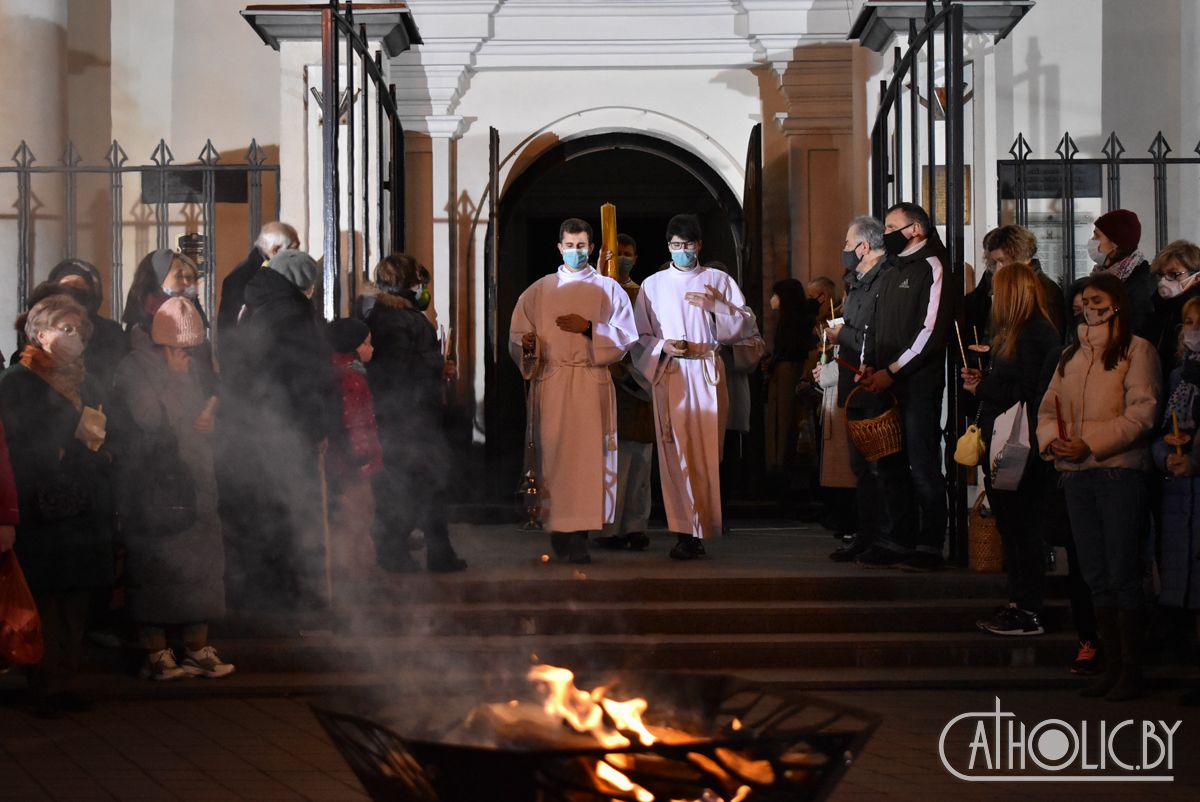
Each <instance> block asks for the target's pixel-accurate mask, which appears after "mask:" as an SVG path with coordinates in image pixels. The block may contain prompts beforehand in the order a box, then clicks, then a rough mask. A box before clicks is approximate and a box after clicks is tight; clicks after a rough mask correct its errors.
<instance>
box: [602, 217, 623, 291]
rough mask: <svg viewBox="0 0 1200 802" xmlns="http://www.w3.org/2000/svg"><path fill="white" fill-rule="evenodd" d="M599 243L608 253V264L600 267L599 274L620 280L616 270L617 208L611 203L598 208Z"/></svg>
mask: <svg viewBox="0 0 1200 802" xmlns="http://www.w3.org/2000/svg"><path fill="white" fill-rule="evenodd" d="M600 242H601V247H603V248H604V250H606V251H608V253H609V257H608V262H607V263H606V264H603V265H601V266H600V272H601V273H602V274H603V275H605V276H608V277H609V278H611V279H617V280H620V272H619V271H618V270H617V207H616V206H614V205H613V204H611V203H605V204H603V205H601V206H600Z"/></svg>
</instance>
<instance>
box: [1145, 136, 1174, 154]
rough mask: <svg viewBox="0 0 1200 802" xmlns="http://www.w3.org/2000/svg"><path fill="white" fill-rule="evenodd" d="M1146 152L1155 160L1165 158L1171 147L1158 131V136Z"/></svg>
mask: <svg viewBox="0 0 1200 802" xmlns="http://www.w3.org/2000/svg"><path fill="white" fill-rule="evenodd" d="M1147 152H1148V153H1149V154H1150V155H1151V156H1153V157H1154V158H1156V159H1165V158H1167V154H1168V153H1170V152H1171V146H1170V145H1169V144H1167V138H1166V137H1165V136H1163V132H1162V131H1159V132H1158V135H1157V136H1155V137H1154V141H1153V142H1151V143H1150V149H1149V150H1148V151H1147Z"/></svg>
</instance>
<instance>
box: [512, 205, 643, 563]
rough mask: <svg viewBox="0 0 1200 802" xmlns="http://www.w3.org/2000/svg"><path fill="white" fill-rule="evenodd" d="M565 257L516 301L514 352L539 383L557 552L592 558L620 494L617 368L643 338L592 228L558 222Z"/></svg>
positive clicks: (538, 454) (542, 457) (539, 440)
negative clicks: (601, 268)
mask: <svg viewBox="0 0 1200 802" xmlns="http://www.w3.org/2000/svg"><path fill="white" fill-rule="evenodd" d="M558 240H559V242H558V250H559V252H560V253H561V254H562V258H563V263H562V265H560V266H559V268H558V270H556V271H555V272H554V273H552V274H550V275H548V276H543V277H542V278H540V279H538V280H537V281H535V282H534V283H533V284H532V285H531V286H530V287H529V288H528V289H527V290H525V292H523V293H521V297H520V298H519V299H518V300H517V306H516V308H515V309H514V310H513V315H512V325H511V327H510V328H509V352H510V354H511V355H512V358H513V360H514V361H516V363H517V365H518V367H520V369H521V374H522V375H523V376H524V377H525V379H526V380H527V381H529V382H530V391H531V393H532V398H533V400H532V404H531V405H530V409H531V411H532V415H533V421H532V424H533V431H534V438H535V445H536V449H535V464H534V465H533V466H532V467H533V468H534V470H535V472H536V474H537V477H538V480H539V482H540V483H541V497H542V500H541V506H542V523H543V526H544V528H545V529H546V530H547V531H549V532H550V545H551V548H552V550H553V552H554V555H555V557H557V558H558V559H560V560H563V559H565V560H568V561H570V562H572V563H588V562H591V557H590V556H589V554H588V542H587V538H588V532H589V531H594V530H599V529H600V528H601V527H603V526H604V524H606V523H612V521H613V516H614V513H615V510H616V494H617V411H616V396H615V394H614V390H613V383H612V379H611V377H610V374H609V371H608V366H609V365H612V364H614V363H616V362H619V361H621V358H622V357H623V356H624V355H625V353H626V352H627V351H629V349H630V348H632V347H633V345H634V343H636V342H637V336H638V335H637V327H636V325H635V324H634V321H633V307H632V306H631V305H630V303H629V296H628V295H627V294H626V292H625V290H624V289H622V287H621V285H620V284H618V283H617V282H615V281H613V280H612V279H610V278H607V277H605V276H602V275H600V274H599V273H598V272H596V270H595V268H593V267H592V266H591V265H590V264H588V257H589V255H590V254H591V252H592V248H593V243H592V227H591V226H590V225H589V224H588V223H587V222H585V221H583V220H579V219H577V218H571V219H569V220H566V221H564V222H563V224H562V225H561V226H560V227H559V236H558Z"/></svg>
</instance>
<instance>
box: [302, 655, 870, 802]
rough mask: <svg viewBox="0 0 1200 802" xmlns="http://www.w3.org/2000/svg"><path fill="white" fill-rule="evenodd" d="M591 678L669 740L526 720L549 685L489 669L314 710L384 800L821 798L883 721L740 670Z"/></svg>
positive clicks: (762, 801)
mask: <svg viewBox="0 0 1200 802" xmlns="http://www.w3.org/2000/svg"><path fill="white" fill-rule="evenodd" d="M590 679H598V680H599V682H598V683H597V684H598V685H601V686H602V688H603V691H602V695H603V696H604V697H606V698H608V699H612V700H622V701H624V700H628V699H633V698H641V699H645V700H646V702H647V709H646V712H645V714H644V716H643V721H644V722H645V724H646V725H647V727H648V728H649V730H651V731H653V732H655V733H659V734H661V735H662V737H661V739H660V740H657V741H655V742H653V743H649V744H645V743H642V742H641V741H640V740H639V737H638V736H637V735H635V734H634V733H633V732H630V731H628V730H626V729H622V728H621V727H620V725H615V724H613V722H612V721H608V722H607V728H608V730H609V732H610V733H611V732H613V731H617V730H619V731H620V732H621V733H622V734H624V735H626V736H628V737H627V738H626V739H624V740H626V744H625V745H614V744H613V743H612V742H605V743H603V744H602V743H600V742H599V741H597V740H596V739H595V738H594V737H593V736H592V735H590V734H584V733H580V732H578V731H577V729H576V728H575V727H573V726H568V725H567V724H566V723H565V722H560V721H554V722H551V723H549V724H547V723H546V722H537V723H536V724H534V723H531V721H530V720H529V719H530V718H531V715H533V716H536V712H535V713H533V714H529V711H540V710H541V707H542V705H543V704H544V701H545V699H544V697H545V693H544V689H542V688H540V687H538V686H536V685H534V684H532V683H530V682H529V681H528V680H527V679H526V678H525V677H519V678H518V677H513V678H510V679H505V680H503V681H497V680H496V678H495V677H494V676H493V677H491V678H489V680H488V681H487V682H486V683H482V685H483V686H485V687H486V690H483V691H476V692H475V693H466V694H463V693H461V692H459V693H453V694H450V693H448V694H447V695H446V696H445V697H444V698H438V697H436V696H432V695H430V694H429V693H428V692H422V693H420V694H416V693H414V694H412V696H411V698H407V699H406V698H404V694H402V693H398V694H397V695H393V696H390V697H384V696H381V695H378V694H377V695H373V696H364V695H360V696H354V697H350V696H342V697H338V698H334V699H327V700H322V701H320V702H317V703H314V704H313V705H312V709H313V712H314V714H315V715H316V717H317V719H318V720H319V721H320V723H321V725H322V726H323V727H324V728H325V731H326V732H327V733H328V734H329V737H330V738H331V739H332V740H333V742H334V744H335V745H336V746H337V748H338V749H339V750H340V752H341V754H342V755H343V757H344V758H345V759H346V762H347V763H348V764H349V766H350V768H351V769H352V770H353V771H354V773H355V775H356V776H357V777H358V779H359V781H360V782H361V783H362V785H363V788H364V789H365V790H366V792H367V793H368V794H369V795H370V796H371V798H372V799H373V800H376V802H610V800H621V802H652V801H653V802H680V801H685V802H784V800H787V802H794V801H795V800H820V799H824V798H826V797H827V796H828V795H829V793H830V792H831V791H832V790H833V788H834V787H835V786H836V785H837V783H838V782H839V781H840V780H841V778H842V776H843V775H844V774H845V772H846V770H847V768H848V767H849V766H850V764H851V762H852V761H853V760H854V759H855V757H857V755H859V754H860V753H861V751H862V749H863V746H864V745H865V743H866V741H867V739H868V738H869V737H870V735H871V733H872V732H873V731H874V730H875V727H876V726H878V723H879V719H878V717H876V716H875V715H873V714H870V713H866V712H864V711H861V710H857V709H854V708H850V707H846V706H843V705H840V704H835V703H832V702H829V701H827V700H824V699H820V698H816V697H812V696H810V695H808V694H805V693H798V692H797V693H793V692H789V691H780V690H776V689H770V688H761V687H756V686H755V685H754V684H753V683H750V682H747V681H745V680H742V679H739V678H735V677H727V676H717V675H705V674H680V673H666V672H662V673H639V674H623V675H621V676H619V677H616V678H613V677H603V676H600V677H591V678H590ZM579 687H581V688H585V687H586V688H590V687H592V685H590V684H587V683H585V682H580V683H579ZM583 693H584V694H585V696H586V694H587V693H588V692H583ZM590 693H591V694H593V695H594V694H595V693H596V692H595V691H592V692H590ZM584 701H585V702H586V701H587V699H586V698H585V699H584ZM510 711H511V712H510ZM481 712H482V715H481ZM481 721H482V722H483V723H482V724H481ZM666 733H669V735H667V734H666ZM612 770H615V773H614V771H612Z"/></svg>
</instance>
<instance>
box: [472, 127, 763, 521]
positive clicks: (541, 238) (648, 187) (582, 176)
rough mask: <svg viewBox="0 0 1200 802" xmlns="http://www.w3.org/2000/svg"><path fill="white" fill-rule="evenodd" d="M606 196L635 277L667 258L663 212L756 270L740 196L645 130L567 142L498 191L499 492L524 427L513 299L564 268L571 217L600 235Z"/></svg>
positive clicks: (495, 361) (513, 481)
mask: <svg viewBox="0 0 1200 802" xmlns="http://www.w3.org/2000/svg"><path fill="white" fill-rule="evenodd" d="M603 203H613V204H615V205H616V207H617V227H618V230H619V231H620V232H622V233H625V234H629V235H630V236H632V237H633V238H634V239H635V240H636V241H637V244H638V261H637V265H636V266H635V268H634V271H633V278H634V280H635V281H639V282H640V281H642V280H643V279H645V278H646V276H648V275H650V274H651V273H654V272H656V271H658V270H659V269H661V268H662V267H663V265H664V263H665V262H667V261H668V260H669V258H670V257H669V255H668V252H667V249H666V236H665V231H666V226H667V221H668V220H669V219H670V218H671V217H672V216H673V215H675V214H679V213H683V212H691V213H695V214H696V215H698V216H699V218H700V222H701V225H702V227H703V230H704V252H703V257H702V258H703V261H704V262H705V263H706V264H708V263H711V262H713V261H719V262H722V263H724V265H725V266H726V268H727V270H728V272H729V273H730V274H731V275H733V276H734V277H735V278H737V279H738V281H739V283H740V284H742V286H743V288H745V287H746V283H745V280H746V279H748V278H751V276H749V275H748V271H749V265H748V264H746V263H747V262H749V261H750V260H748V259H747V258H746V254H747V253H748V249H747V248H746V247H745V230H744V228H745V227H744V221H743V210H742V204H741V202H740V201H739V199H738V197H737V196H736V194H735V193H734V192H733V191H732V190H731V189H730V188H729V186H728V184H727V183H726V182H725V181H724V179H722V178H721V177H720V175H719V174H718V173H717V171H716V170H714V169H713V168H712V167H710V166H709V165H707V164H706V163H704V162H703V161H702V160H701V159H700V158H698V157H697V156H695V155H694V154H692V153H691V152H689V151H687V150H685V149H683V148H681V147H679V146H678V145H675V144H673V143H671V142H667V141H665V140H662V139H658V138H656V137H652V136H647V135H644V134H633V133H621V132H614V133H605V134H596V135H592V136H586V137H580V138H577V139H572V140H569V141H565V142H561V143H559V144H557V145H555V146H554V147H552V148H550V149H549V150H548V151H547V152H545V153H544V154H542V155H541V156H540V157H539V158H538V159H537V160H536V161H534V162H533V163H532V164H530V165H529V167H527V168H526V169H525V170H524V171H523V172H522V173H521V174H520V175H519V176H517V177H516V178H515V179H514V180H513V181H512V183H511V185H510V186H509V188H508V189H507V191H505V192H504V194H503V195H502V196H501V197H500V205H499V209H498V214H497V220H496V225H497V234H498V237H497V239H498V247H497V259H496V263H495V276H494V279H493V287H494V295H493V294H492V293H489V295H492V297H491V298H489V305H490V306H491V308H489V309H488V316H489V318H491V316H492V315H495V318H494V320H495V329H494V330H495V331H496V333H497V341H496V342H495V343H494V344H490V345H494V347H489V348H488V355H487V377H486V388H487V389H486V401H485V426H486V443H487V445H486V450H487V456H488V460H487V462H488V464H489V466H490V469H489V471H488V474H489V476H490V477H491V478H492V480H493V482H494V486H493V487H492V488H491V492H492V494H493V498H497V499H498V500H499V498H501V497H503V496H505V495H509V494H511V493H512V492H513V491H514V490H515V489H516V487H517V483H518V479H519V475H520V469H521V461H522V455H523V446H524V434H525V401H524V388H523V382H522V380H521V376H520V373H519V372H518V370H517V368H516V366H515V365H514V364H513V362H512V359H511V358H510V357H509V355H508V343H507V334H508V326H509V321H510V320H511V317H512V310H513V307H514V306H515V305H516V302H517V298H518V297H519V296H520V294H521V293H522V292H523V291H524V290H525V288H526V287H528V286H529V285H530V284H532V283H533V282H534V281H536V280H537V279H538V278H540V277H542V276H544V275H546V274H548V273H550V272H552V271H553V270H555V269H556V268H557V267H558V265H559V263H560V261H561V259H560V258H559V254H558V250H557V247H556V245H557V243H558V226H559V224H560V223H561V222H562V221H563V220H564V219H565V218H568V217H579V218H582V219H584V220H587V221H588V222H589V223H591V224H592V226H593V227H594V229H595V233H596V237H597V239H598V238H599V236H600V206H601V204H603ZM596 253H598V248H597V252H596ZM758 281H761V277H759V278H758ZM655 493H656V495H657V487H655ZM509 497H510V498H511V495H509Z"/></svg>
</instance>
